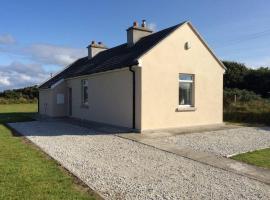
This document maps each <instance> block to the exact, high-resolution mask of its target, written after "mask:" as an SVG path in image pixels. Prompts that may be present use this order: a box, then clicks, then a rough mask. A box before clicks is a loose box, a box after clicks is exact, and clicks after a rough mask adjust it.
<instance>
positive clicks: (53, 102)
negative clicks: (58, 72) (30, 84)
mask: <svg viewBox="0 0 270 200" xmlns="http://www.w3.org/2000/svg"><path fill="white" fill-rule="evenodd" d="M58 94H63V95H64V103H63V104H58V103H57V95H58ZM39 113H40V114H41V115H48V116H50V117H63V116H66V115H67V91H66V84H65V82H62V83H60V84H59V85H57V86H55V87H54V88H51V89H46V90H42V89H41V90H39Z"/></svg>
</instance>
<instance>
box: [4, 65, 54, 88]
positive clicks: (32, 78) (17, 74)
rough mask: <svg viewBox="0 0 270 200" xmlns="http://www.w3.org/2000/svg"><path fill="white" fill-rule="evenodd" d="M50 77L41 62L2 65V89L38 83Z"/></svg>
mask: <svg viewBox="0 0 270 200" xmlns="http://www.w3.org/2000/svg"><path fill="white" fill-rule="evenodd" d="M48 77H49V74H48V73H46V72H45V71H44V69H43V68H42V66H41V65H40V64H24V63H21V62H12V63H11V64H9V65H5V66H0V91H2V90H7V89H14V88H21V87H26V86H32V85H36V84H39V83H41V82H42V81H44V80H46V79H47V78H48Z"/></svg>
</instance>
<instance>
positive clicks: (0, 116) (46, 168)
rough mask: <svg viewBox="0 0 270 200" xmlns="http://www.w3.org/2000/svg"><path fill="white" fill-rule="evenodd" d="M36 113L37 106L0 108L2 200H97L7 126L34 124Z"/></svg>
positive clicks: (0, 191)
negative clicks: (32, 122)
mask: <svg viewBox="0 0 270 200" xmlns="http://www.w3.org/2000/svg"><path fill="white" fill-rule="evenodd" d="M36 110H37V105H36V104H17V105H0V172H1V173H0V199H29V200H31V199H35V200H36V199H77V200H79V199H80V200H81V199H85V200H86V199H95V196H96V195H94V193H93V192H91V191H90V190H88V189H86V187H83V186H80V185H79V184H75V182H76V179H75V178H73V177H71V176H70V175H68V173H67V172H66V171H65V170H64V169H61V168H60V167H59V166H58V164H57V163H56V162H55V161H53V160H52V159H50V158H49V157H48V156H46V155H45V154H44V153H42V152H41V151H40V150H38V149H37V147H35V146H34V145H31V144H30V143H29V142H27V141H26V140H24V139H23V138H22V137H15V136H13V135H12V132H11V131H10V130H9V129H8V128H7V127H6V126H5V125H4V124H5V123H7V122H16V121H25V120H31V115H32V114H33V113H34V112H36ZM96 198H97V199H98V197H96Z"/></svg>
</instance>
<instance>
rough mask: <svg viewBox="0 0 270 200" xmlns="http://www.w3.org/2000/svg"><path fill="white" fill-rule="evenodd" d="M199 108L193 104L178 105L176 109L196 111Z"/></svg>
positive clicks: (178, 110)
mask: <svg viewBox="0 0 270 200" xmlns="http://www.w3.org/2000/svg"><path fill="white" fill-rule="evenodd" d="M196 110H197V108H196V107H193V106H178V107H177V109H176V111H177V112H188V111H196Z"/></svg>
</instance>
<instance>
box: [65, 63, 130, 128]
mask: <svg viewBox="0 0 270 200" xmlns="http://www.w3.org/2000/svg"><path fill="white" fill-rule="evenodd" d="M83 79H87V80H88V93H89V95H88V96H89V107H88V108H86V107H83V106H82V105H81V80H83ZM67 87H71V88H72V93H73V95H72V117H74V118H79V119H84V120H89V121H96V122H101V123H107V124H112V125H117V126H122V127H130V128H131V127H132V74H131V72H130V71H129V69H128V68H124V69H122V70H115V71H109V72H105V73H99V74H93V75H89V76H86V77H84V78H82V77H81V78H75V79H68V80H67Z"/></svg>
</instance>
